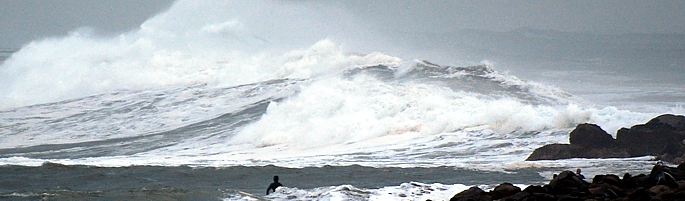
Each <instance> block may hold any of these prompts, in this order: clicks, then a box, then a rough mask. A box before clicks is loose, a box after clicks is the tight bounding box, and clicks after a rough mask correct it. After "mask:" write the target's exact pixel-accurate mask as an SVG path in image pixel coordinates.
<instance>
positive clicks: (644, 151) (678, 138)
mask: <svg viewBox="0 0 685 201" xmlns="http://www.w3.org/2000/svg"><path fill="white" fill-rule="evenodd" d="M683 124H685V117H683V116H675V115H661V116H659V117H656V118H654V119H652V120H650V121H649V122H647V123H646V124H641V125H635V126H633V127H631V128H621V129H620V130H618V132H617V134H616V142H617V144H619V146H621V147H624V148H626V150H627V151H628V153H630V155H631V156H647V155H651V156H662V157H669V159H671V160H672V159H675V158H677V157H682V156H683V153H684V151H685V145H683V140H684V139H685V130H683V129H681V127H683ZM671 160H668V161H671Z"/></svg>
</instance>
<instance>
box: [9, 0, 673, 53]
mask: <svg viewBox="0 0 685 201" xmlns="http://www.w3.org/2000/svg"><path fill="white" fill-rule="evenodd" d="M287 2H291V1H287ZM293 2H294V1H293ZM172 3H173V1H172V0H145V1H138V0H27V1H20V0H0V5H2V6H0V26H1V27H3V29H0V48H3V47H19V46H21V44H24V43H26V42H29V41H31V40H35V39H40V38H44V37H48V36H55V35H57V36H59V35H65V34H67V33H68V32H69V31H71V30H74V29H76V28H79V27H92V28H94V30H95V32H96V34H111V33H117V32H123V31H128V30H131V29H134V28H136V27H137V26H138V25H140V23H142V22H144V21H145V19H147V18H149V17H151V16H153V15H154V14H155V13H158V12H161V11H163V10H165V9H166V8H168V7H169V6H170V5H171V4H172ZM294 3H296V2H294ZM319 3H321V4H328V5H331V6H335V7H338V8H343V9H345V10H347V11H349V12H350V13H351V14H352V16H355V18H356V19H354V20H356V21H357V22H359V23H361V24H364V25H366V26H372V27H373V28H374V29H378V30H384V31H387V32H428V33H448V32H455V31H458V30H463V29H480V30H490V31H508V30H512V29H516V28H520V27H529V28H534V29H553V30H559V31H571V32H589V33H619V34H620V33H685V23H682V22H683V21H685V12H683V10H685V1H681V0H670V1H669V0H666V1H642V0H622V1H589V0H582V1H564V0H520V1H508V0H487V1H466V0H454V1H411V0H391V1H367V0H332V1H326V2H321V1H318V3H317V4H319ZM323 7H325V6H323ZM345 21H347V20H345Z"/></svg>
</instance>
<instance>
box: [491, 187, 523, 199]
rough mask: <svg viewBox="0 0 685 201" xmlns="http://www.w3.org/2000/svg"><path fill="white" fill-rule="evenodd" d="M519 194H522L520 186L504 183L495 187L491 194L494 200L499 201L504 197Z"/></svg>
mask: <svg viewBox="0 0 685 201" xmlns="http://www.w3.org/2000/svg"><path fill="white" fill-rule="evenodd" d="M518 192H521V188H519V187H518V186H514V185H513V184H511V183H502V184H500V185H498V186H497V187H495V189H493V190H492V192H490V194H491V195H492V199H495V200H498V199H501V198H503V197H508V196H512V195H514V194H516V193H518Z"/></svg>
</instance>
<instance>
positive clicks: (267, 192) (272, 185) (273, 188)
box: [266, 176, 283, 195]
mask: <svg viewBox="0 0 685 201" xmlns="http://www.w3.org/2000/svg"><path fill="white" fill-rule="evenodd" d="M281 186H283V185H281V183H278V176H274V183H271V184H269V188H267V189H266V194H267V195H269V191H271V190H273V192H276V188H278V187H281Z"/></svg>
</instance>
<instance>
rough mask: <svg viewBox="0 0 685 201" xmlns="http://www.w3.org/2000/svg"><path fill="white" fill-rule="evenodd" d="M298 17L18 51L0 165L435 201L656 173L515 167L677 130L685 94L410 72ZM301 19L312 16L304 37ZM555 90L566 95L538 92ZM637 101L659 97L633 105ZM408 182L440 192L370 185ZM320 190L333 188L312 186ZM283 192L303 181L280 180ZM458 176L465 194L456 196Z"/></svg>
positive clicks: (634, 168)
mask: <svg viewBox="0 0 685 201" xmlns="http://www.w3.org/2000/svg"><path fill="white" fill-rule="evenodd" d="M303 4H305V5H302V4H299V3H288V2H262V1H250V2H223V1H205V2H202V4H201V5H200V4H198V3H197V2H193V1H178V2H176V3H175V4H174V5H173V6H172V7H171V8H170V9H169V10H167V11H165V12H163V13H160V14H158V15H156V16H155V17H153V18H151V19H149V20H147V21H146V22H145V23H143V24H141V25H140V28H139V29H136V30H132V31H129V32H126V33H122V34H120V35H116V36H99V35H97V34H95V33H94V32H93V31H92V30H90V29H88V28H82V29H78V30H74V31H73V32H71V33H69V34H68V35H66V36H59V37H52V38H46V39H42V40H37V41H33V42H31V43H28V44H26V45H24V46H23V47H22V48H21V49H20V50H19V51H17V52H15V53H13V54H12V55H11V56H9V57H8V58H7V59H6V60H5V61H3V63H2V66H1V67H0V80H2V82H0V135H1V136H2V138H0V165H3V166H4V167H24V168H29V169H30V168H39V169H35V171H48V170H51V168H57V169H59V168H64V169H65V171H66V170H68V171H66V172H71V171H72V170H73V171H75V172H78V171H95V170H92V169H87V170H82V169H81V168H83V166H82V165H86V167H91V166H93V167H99V168H111V169H106V170H111V174H112V175H120V174H124V173H120V172H121V171H124V172H125V171H128V170H129V169H127V168H131V169H133V170H136V171H132V172H138V170H137V169H136V168H141V170H139V172H140V174H142V175H148V176H141V177H143V178H148V177H154V178H155V180H156V181H157V180H159V181H162V180H165V176H164V175H161V176H159V178H157V176H150V175H155V174H154V172H156V171H159V172H167V171H168V172H172V173H174V174H175V173H176V172H177V171H180V172H186V171H188V172H191V173H187V174H191V175H194V174H199V173H195V172H193V171H195V170H197V171H210V172H211V171H214V170H216V171H219V173H215V172H212V173H211V174H215V176H217V175H218V174H224V173H225V174H242V173H244V172H245V171H247V170H245V169H250V168H255V169H256V170H254V171H255V173H254V174H252V176H246V177H241V178H231V179H235V180H233V181H230V180H227V181H223V182H225V184H216V185H217V186H219V187H221V185H225V186H235V185H233V184H231V182H243V183H245V182H257V183H256V184H254V183H253V184H249V186H250V187H249V189H248V188H247V187H246V188H241V187H239V185H238V187H223V188H222V189H220V190H218V191H217V190H216V188H219V187H217V186H211V187H207V188H213V189H214V191H212V193H208V194H211V196H209V197H212V196H215V197H216V198H217V199H220V200H221V199H222V200H252V199H305V200H320V199H323V200H359V199H364V200H395V199H410V200H411V199H416V200H425V199H434V200H442V199H449V198H450V197H451V196H452V195H454V194H455V193H457V192H459V191H461V190H463V189H466V188H468V187H469V185H483V187H484V188H486V189H487V188H491V187H492V186H488V185H496V184H499V183H501V182H519V183H517V185H520V186H522V187H523V186H525V185H529V184H535V182H543V181H545V180H546V179H547V178H550V177H551V176H552V174H553V173H555V171H558V170H564V169H575V168H582V169H583V170H584V173H585V174H586V176H590V177H591V176H592V175H593V174H596V173H603V174H604V173H615V174H622V173H624V172H637V173H641V172H640V171H642V170H646V169H648V168H649V167H651V165H652V164H653V161H651V160H652V158H651V157H641V158H630V159H569V160H559V161H525V158H527V157H528V155H529V154H530V153H531V152H532V151H533V150H534V149H535V148H537V147H540V146H543V145H545V144H550V143H567V142H568V133H569V132H570V131H571V130H572V129H573V128H574V127H575V126H576V125H577V124H580V123H594V124H598V125H600V126H601V127H602V128H603V129H605V130H606V131H607V132H609V133H611V134H614V133H615V131H616V130H618V129H620V128H621V127H629V126H632V125H635V124H641V123H645V122H647V121H648V120H649V119H651V118H653V117H655V116H657V115H659V114H662V113H674V114H681V115H682V114H685V109H683V107H682V105H683V103H685V101H684V99H680V97H685V90H684V89H683V87H682V85H680V81H676V82H668V83H652V84H650V85H648V86H645V87H642V86H635V85H624V84H622V82H616V83H591V84H587V83H582V84H578V83H576V82H574V81H577V80H578V79H575V78H579V79H580V78H586V77H583V76H584V75H576V74H574V73H579V72H585V71H583V70H582V69H581V70H578V69H572V70H569V69H557V70H550V69H544V70H541V69H539V68H533V67H532V66H522V67H520V68H527V67H530V68H529V69H528V71H526V73H521V74H522V75H524V76H526V77H527V78H529V79H524V78H519V77H518V76H517V75H516V74H515V73H517V72H520V70H516V69H512V70H511V71H510V70H509V69H506V68H507V67H508V66H512V65H515V64H512V63H507V62H505V61H506V60H505V61H491V60H485V58H479V59H478V60H473V61H468V59H464V58H462V57H460V56H459V55H452V56H449V57H445V56H444V55H442V56H437V55H436V57H435V58H432V57H431V56H423V57H422V58H418V57H413V56H417V55H421V53H416V52H422V51H420V50H417V49H412V48H408V49H407V48H405V49H402V48H401V45H397V44H396V43H389V42H388V41H389V39H387V38H385V37H382V36H378V35H377V33H375V32H373V31H370V30H368V29H367V28H368V27H365V26H363V25H359V24H358V23H356V22H355V18H354V16H349V15H348V14H346V13H345V12H344V10H342V9H340V8H336V7H335V6H329V5H325V4H323V3H303ZM322 10H323V11H325V12H323V11H322ZM303 15H307V16H314V17H312V18H307V19H306V20H302V19H301V16H303ZM275 16H278V17H275ZM331 21H335V22H336V23H337V26H336V25H335V24H331V23H330V22H331ZM340 24H343V25H344V26H342V25H340ZM341 27H344V28H341ZM350 29H351V30H350ZM531 37H534V36H531ZM370 39H373V40H370ZM421 48H429V47H421ZM398 49H399V50H398ZM441 62H444V63H441ZM498 62H502V63H504V64H502V65H500V64H498ZM590 62H594V61H590ZM675 62H676V66H675V67H672V68H673V69H676V71H679V69H682V66H683V65H682V63H677V62H681V60H676V61H675ZM679 72H682V71H679ZM531 74H538V75H540V77H539V80H536V81H533V80H532V79H535V78H536V77H535V76H530V75H531ZM681 75H682V74H681ZM536 76H537V75H536ZM573 76H576V77H573ZM593 76H597V77H602V78H607V79H619V78H622V77H621V76H626V75H623V74H621V75H615V74H602V73H598V74H593ZM678 76H679V75H676V77H678ZM562 77H563V78H562ZM568 77H572V78H573V80H572V81H568V80H565V79H569V78H568ZM617 77H618V78H617ZM550 79H559V80H562V82H558V83H555V84H549V83H545V82H549V81H550ZM626 80H628V81H630V80H632V78H631V79H629V78H626ZM628 81H626V82H628ZM557 85H558V86H557ZM560 86H561V87H565V88H566V89H570V90H564V89H562V88H560ZM598 86H600V87H598ZM583 87H585V88H583ZM569 91H571V92H569ZM650 95H654V96H658V97H666V98H665V99H664V100H660V101H641V100H640V99H639V98H640V97H645V96H650ZM623 96H632V97H635V98H630V99H627V100H622V99H621V98H620V97H623ZM669 97H675V98H670V99H669ZM46 164H47V165H46ZM52 164H60V165H52ZM61 165H64V167H62V166H61ZM53 166H56V167H53ZM144 167H151V168H152V167H156V168H160V169H159V170H146V169H145V168H144ZM188 167H189V168H190V169H192V170H186V169H184V168H188ZM41 168H42V169H41ZM347 168H351V169H352V170H349V171H352V172H354V171H357V173H356V174H360V175H358V176H361V177H365V178H367V179H369V180H375V181H368V182H366V183H364V182H360V181H361V180H362V179H360V178H357V177H354V178H355V179H349V178H353V176H349V175H348V177H349V178H348V179H346V176H344V175H340V172H343V170H344V171H348V170H347ZM446 169H447V170H446ZM30 170H31V171H33V170H34V169H30ZM305 170H307V171H309V172H310V173H302V172H301V171H305ZM409 170H414V171H415V172H413V173H417V172H427V173H425V174H422V175H423V176H424V177H423V178H429V177H430V176H426V174H435V175H437V178H435V179H425V180H422V181H417V180H420V178H421V177H406V178H403V177H402V176H401V175H397V176H396V177H395V178H393V179H389V178H392V177H393V176H390V175H385V173H382V172H383V171H391V172H392V171H407V172H403V174H405V175H406V174H412V172H411V171H409ZM438 170H440V171H446V172H447V171H461V172H460V173H459V174H460V175H461V176H456V175H453V176H454V177H455V179H454V180H452V181H447V180H445V179H446V178H445V177H449V176H448V175H447V174H448V173H442V174H441V173H436V172H437V171H438ZM222 171H225V172H222ZM250 171H252V170H251V169H250ZM298 171H300V172H298ZM279 172H280V173H282V175H286V176H285V177H283V176H281V178H285V179H291V181H287V180H282V182H284V183H285V184H286V186H285V187H284V188H279V190H278V191H277V192H276V193H275V194H272V195H269V196H267V197H263V195H262V194H263V190H262V189H265V188H266V186H267V184H268V183H269V182H270V180H269V179H270V177H271V176H273V175H274V174H277V173H279ZM317 172H320V173H317ZM393 173H394V172H393ZM65 174H67V173H65ZM74 174H76V173H74ZM170 174H171V173H170ZM203 174H204V173H203ZM207 174H210V173H207ZM308 174H311V175H308ZM417 174H418V173H417ZM443 174H445V175H443ZM105 175H108V174H105ZM124 175H125V174H124ZM312 175H315V176H312ZM316 175H320V176H316ZM324 175H330V177H335V179H337V180H340V181H341V183H336V184H330V183H317V182H315V181H312V180H316V179H321V178H325V177H327V176H324ZM484 175H485V176H484ZM487 175H492V176H487ZM531 175H532V176H531ZM217 177H220V176H217ZM296 177H301V178H304V179H301V181H297V182H294V181H292V180H295V178H296ZM464 177H477V178H478V179H477V181H476V180H460V179H459V178H464ZM67 178H71V177H69V176H65V177H64V178H62V179H63V180H68V179H67ZM257 178H258V179H259V180H256V179H257ZM440 178H442V180H440ZM500 178H510V179H511V180H507V181H503V180H500ZM57 180H59V178H57ZM151 180H152V179H151ZM215 182H219V181H215ZM298 182H299V183H298ZM355 182H359V183H355ZM430 182H434V183H430ZM191 183H192V182H191ZM198 183H200V182H199V181H198ZM288 183H289V184H288ZM307 183H310V185H308V184H307ZM173 184H174V182H171V181H169V183H168V184H164V185H171V186H172V187H171V188H172V190H169V189H168V188H159V189H158V191H155V192H158V193H160V194H161V195H160V196H168V195H170V194H171V195H174V193H178V192H176V191H174V190H173V188H174V187H173ZM296 184H299V186H297V185H296ZM100 185H103V184H100ZM156 185H162V186H164V185H163V184H156ZM179 185H180V184H179ZM203 185H205V184H196V186H203ZM245 185H248V184H245ZM254 186H257V187H254ZM262 186H263V187H262ZM121 188H122V189H129V190H130V189H141V188H142V189H150V187H149V186H148V187H146V186H143V187H141V186H137V185H134V184H131V185H130V186H125V185H124V186H123V187H121ZM176 188H181V187H176ZM186 188H189V189H193V187H186ZM198 188H200V187H198ZM46 189H50V188H49V187H46ZM117 190H118V189H108V187H106V186H105V185H103V186H97V185H96V187H92V186H91V187H83V189H78V188H76V187H73V188H72V189H71V191H69V190H67V191H66V192H62V191H50V190H48V191H46V192H34V191H30V192H27V191H7V190H5V191H3V192H0V193H2V195H3V196H5V197H23V198H27V199H30V198H35V197H54V196H60V195H61V196H64V195H67V196H74V197H72V198H79V199H83V197H81V196H84V195H83V194H79V193H74V192H103V191H104V192H118V191H117ZM186 190H187V189H186ZM141 191H145V190H141ZM197 191H198V192H199V193H197V194H192V193H190V194H188V195H187V196H190V197H192V196H197V195H198V194H200V195H201V196H199V197H203V196H206V195H205V194H203V193H204V192H205V191H206V189H204V190H197ZM193 192H195V191H193ZM72 194H76V195H72ZM215 194H216V195H215ZM155 195H156V194H155ZM108 196H112V197H113V198H121V197H119V196H122V194H117V193H113V195H108ZM85 197H87V196H85ZM186 198H188V197H186Z"/></svg>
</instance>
